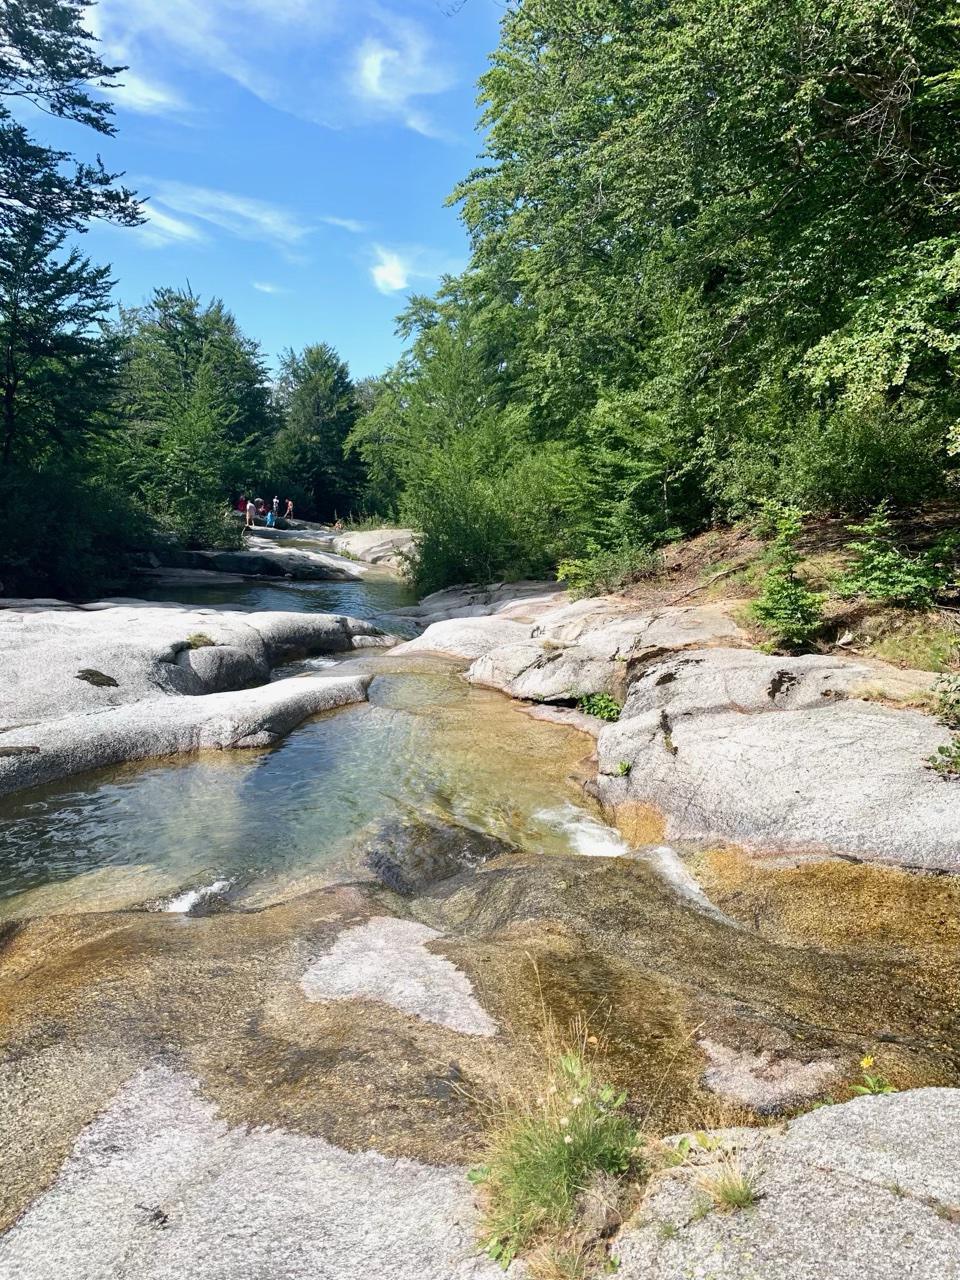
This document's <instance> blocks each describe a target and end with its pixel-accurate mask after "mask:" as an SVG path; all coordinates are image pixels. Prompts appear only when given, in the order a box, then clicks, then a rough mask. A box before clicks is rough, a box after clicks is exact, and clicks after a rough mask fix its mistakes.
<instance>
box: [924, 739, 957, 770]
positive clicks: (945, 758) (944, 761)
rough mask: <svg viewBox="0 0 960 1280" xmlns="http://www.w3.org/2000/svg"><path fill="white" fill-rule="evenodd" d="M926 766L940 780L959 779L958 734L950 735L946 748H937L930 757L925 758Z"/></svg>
mask: <svg viewBox="0 0 960 1280" xmlns="http://www.w3.org/2000/svg"><path fill="white" fill-rule="evenodd" d="M927 764H928V765H929V766H930V768H931V769H933V770H934V771H935V772H936V773H939V775H940V777H941V778H947V779H948V780H950V779H954V778H960V733H954V734H952V735H951V737H950V741H949V742H948V743H947V744H946V746H943V747H937V749H936V751H935V752H934V754H933V755H932V756H927Z"/></svg>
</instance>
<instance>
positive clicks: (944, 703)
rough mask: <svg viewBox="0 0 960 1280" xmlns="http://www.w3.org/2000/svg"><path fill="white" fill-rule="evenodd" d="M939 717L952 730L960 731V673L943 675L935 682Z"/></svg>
mask: <svg viewBox="0 0 960 1280" xmlns="http://www.w3.org/2000/svg"><path fill="white" fill-rule="evenodd" d="M933 691H934V693H935V694H936V698H937V715H938V716H939V717H940V719H941V720H942V721H943V723H944V724H945V725H947V727H948V728H950V729H960V673H956V672H955V673H953V674H952V675H941V676H938V677H937V680H936V681H935V682H934V686H933Z"/></svg>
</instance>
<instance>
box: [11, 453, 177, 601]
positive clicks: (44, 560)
mask: <svg viewBox="0 0 960 1280" xmlns="http://www.w3.org/2000/svg"><path fill="white" fill-rule="evenodd" d="M0 508H2V510H3V512H4V534H3V549H2V554H0V582H2V584H3V585H2V589H0V591H2V594H6V595H13V596H19V595H22V596H55V597H60V598H62V599H68V600H77V599H80V600H82V599H85V598H86V599H89V598H90V597H91V596H93V595H96V594H98V593H101V592H103V590H104V589H105V588H109V587H110V586H115V587H121V586H123V585H125V583H126V582H127V579H128V576H129V572H130V556H131V553H132V552H136V551H137V550H148V549H149V548H151V547H152V546H155V545H156V529H155V525H154V523H153V521H152V520H151V519H150V518H149V516H148V515H147V513H146V512H145V511H144V509H143V508H142V507H141V506H139V505H138V504H137V503H136V502H134V501H132V500H130V499H129V498H127V497H126V496H125V494H124V493H123V492H122V491H120V490H118V489H117V487H116V486H115V485H114V484H112V483H111V482H110V480H109V479H108V478H107V477H105V476H102V475H99V474H97V473H96V471H95V470H93V469H92V468H85V467H83V466H82V465H81V464H80V463H79V462H78V461H77V460H76V459H74V460H70V461H67V460H63V461H59V462H58V461H55V460H49V461H47V462H45V464H44V466H43V467H42V468H35V467H26V466H17V465H11V466H9V467H5V468H3V469H2V470H0Z"/></svg>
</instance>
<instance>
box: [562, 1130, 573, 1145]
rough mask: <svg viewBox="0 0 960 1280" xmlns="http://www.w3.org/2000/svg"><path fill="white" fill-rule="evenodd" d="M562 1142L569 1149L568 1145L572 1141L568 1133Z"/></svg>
mask: <svg viewBox="0 0 960 1280" xmlns="http://www.w3.org/2000/svg"><path fill="white" fill-rule="evenodd" d="M564 1142H565V1143H566V1144H567V1146H568V1147H569V1146H570V1144H571V1143H572V1142H573V1139H572V1138H571V1137H570V1135H569V1133H568V1134H567V1136H566V1137H565V1138H564Z"/></svg>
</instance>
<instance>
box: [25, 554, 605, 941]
mask: <svg viewBox="0 0 960 1280" xmlns="http://www.w3.org/2000/svg"><path fill="white" fill-rule="evenodd" d="M141 594H143V595H145V596H146V597H147V598H150V597H151V596H152V597H153V598H155V599H157V600H168V601H169V600H170V599H171V595H172V591H171V588H170V587H169V586H167V587H159V588H153V589H151V590H148V591H146V592H143V593H141ZM176 600H177V602H178V603H183V604H189V605H191V606H193V607H216V608H229V609H256V610H265V609H284V610H288V611H299V610H306V611H323V612H336V613H347V614H351V615H353V616H356V617H364V618H374V619H377V618H379V617H380V616H381V615H382V614H383V613H384V612H385V611H387V610H389V609H391V608H397V607H399V606H401V605H403V604H407V603H409V602H410V596H409V593H408V591H407V589H406V588H405V587H404V586H403V584H402V583H401V582H399V581H397V580H396V579H393V578H389V577H387V576H385V575H384V576H382V577H371V578H370V579H368V580H367V581H365V582H362V583H358V582H343V583H341V582H336V583H328V582H323V583H297V584H295V585H291V586H279V585H272V584H269V583H262V582H247V583H240V584H229V585H224V586H210V587H206V586H205V587H202V588H198V587H183V588H178V589H177V590H176ZM347 666H349V668H350V669H351V670H355V669H358V668H359V669H363V670H368V671H369V670H372V671H373V672H374V673H375V674H374V679H373V682H372V684H371V687H370V693H369V702H368V703H366V704H362V703H361V704H357V705H356V706H352V707H347V708H343V709H341V710H339V711H336V712H331V713H328V714H325V715H321V716H317V717H314V718H313V719H311V720H309V721H307V722H305V723H304V724H302V725H301V726H300V727H299V728H298V729H296V730H294V732H293V733H291V734H290V735H289V736H288V737H287V738H286V739H285V740H284V741H283V742H282V743H280V744H279V745H278V746H276V747H274V748H271V749H269V750H262V751H243V752H216V753H213V752H208V753H204V754H202V755H200V756H194V757H186V758H181V759H171V760H164V761H163V762H152V763H149V764H135V765H125V766H122V767H119V768H113V769H109V770H103V771H100V772H98V773H95V774H91V775H85V776H83V777H81V778H76V779H70V780H68V781H65V782H59V783H56V784H52V785H50V786H46V787H39V788H34V789H31V790H30V791H28V792H26V793H22V794H18V795H13V796H11V797H7V798H4V799H3V800H0V919H2V918H4V917H8V918H9V917H11V916H33V915H41V914H48V913H52V912H61V911H66V910H70V911H76V910H106V909H117V908H121V907H131V906H137V905H147V906H152V907H154V908H159V909H163V908H164V907H166V908H172V909H174V910H177V909H186V908H187V907H189V906H190V905H192V904H193V903H194V902H195V900H196V898H195V895H196V894H197V893H202V892H203V891H204V890H205V889H206V888H209V887H210V886H216V888H217V890H218V891H221V892H222V891H224V890H226V889H229V890H230V892H231V901H232V902H233V903H236V904H238V905H243V906H262V905H264V904H266V903H269V902H274V901H278V900H282V899H283V898H285V897H289V896H291V895H292V894H294V893H297V892H303V891H304V890H305V889H308V888H315V887H317V886H318V885H321V884H324V883H329V882H330V881H331V880H336V879H342V878H349V877H350V875H351V874H353V873H354V872H355V868H353V867H352V865H351V863H350V851H351V848H352V846H353V845H354V844H355V843H356V841H357V838H358V836H360V835H361V834H362V833H363V832H365V831H366V830H368V829H370V828H371V826H372V824H375V823H377V822H378V821H382V820H385V819H390V818H395V817H396V818H404V817H409V816H413V815H417V814H421V815H422V814H429V815H431V816H433V817H436V818H440V819H452V820H455V821H457V822H460V823H463V824H465V825H467V826H470V827H473V828H475V829H477V830H481V831H485V832H488V833H490V834H492V835H495V836H498V837H500V838H502V839H505V840H508V841H509V842H511V843H512V844H515V845H517V846H518V847H519V848H521V849H526V850H531V851H536V852H542V853H545V854H550V853H570V852H580V853H588V854H589V853H611V852H614V853H618V852H622V851H623V849H624V847H625V846H624V845H623V843H622V841H621V840H620V839H619V837H618V836H617V834H616V832H614V831H612V830H611V829H610V828H609V827H606V826H604V825H603V823H602V822H600V820H599V814H598V813H596V812H594V811H592V810H591V809H590V808H589V807H588V806H589V802H588V801H586V800H585V799H584V797H583V794H582V792H581V791H580V790H579V788H577V787H576V786H575V785H573V784H571V783H570V782H568V780H567V779H568V775H569V774H570V772H571V770H572V769H573V768H574V767H575V766H576V765H577V763H578V762H579V761H580V760H581V759H582V758H583V757H584V756H586V755H588V754H589V751H590V744H589V740H588V739H586V738H584V737H583V735H582V734H579V733H576V732H574V731H572V730H568V729H561V728H558V727H556V726H552V725H545V724H542V723H539V722H537V721H534V720H532V719H531V718H530V717H529V716H526V715H524V714H523V713H522V711H520V709H519V708H517V707H516V706H514V705H513V704H512V703H510V702H509V701H508V700H507V699H505V698H503V697H502V696H501V695H499V694H496V693H493V692H491V691H489V690H484V689H478V688H474V687H472V686H470V685H468V684H467V683H466V682H465V681H464V680H463V679H462V677H461V675H460V672H459V670H458V668H457V667H456V665H455V664H453V663H452V662H448V661H446V660H444V659H442V658H432V657H430V656H424V655H418V656H417V657H416V658H414V657H410V658H406V659H404V658H401V657H396V658H393V657H391V656H390V655H389V654H382V653H377V652H375V651H371V652H368V653H366V654H364V655H362V656H360V657H356V656H354V655H347V657H346V659H342V658H341V659H332V658H315V659H311V660H308V661H306V662H300V663H293V664H290V665H289V666H287V667H282V668H279V669H278V670H277V671H275V673H274V677H275V678H282V677H285V676H290V675H299V676H302V677H303V678H310V677H311V676H314V675H322V674H324V673H328V672H330V671H332V670H335V669H338V668H340V669H343V668H345V667H347Z"/></svg>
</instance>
